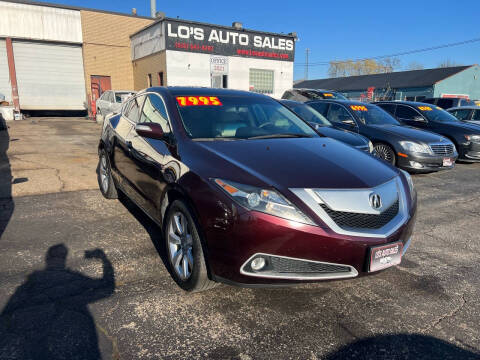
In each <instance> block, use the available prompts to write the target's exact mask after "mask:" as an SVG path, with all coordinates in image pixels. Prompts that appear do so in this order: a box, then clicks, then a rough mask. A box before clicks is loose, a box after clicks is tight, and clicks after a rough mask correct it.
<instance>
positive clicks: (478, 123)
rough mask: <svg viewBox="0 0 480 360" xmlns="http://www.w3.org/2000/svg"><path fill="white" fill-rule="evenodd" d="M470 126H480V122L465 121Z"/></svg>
mask: <svg viewBox="0 0 480 360" xmlns="http://www.w3.org/2000/svg"><path fill="white" fill-rule="evenodd" d="M465 122H466V123H468V124H473V125H480V120H465Z"/></svg>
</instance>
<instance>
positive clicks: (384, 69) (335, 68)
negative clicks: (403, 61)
mask: <svg viewBox="0 0 480 360" xmlns="http://www.w3.org/2000/svg"><path fill="white" fill-rule="evenodd" d="M399 67H400V60H399V59H398V58H385V59H383V60H379V61H377V60H374V59H365V60H345V61H330V67H329V69H328V75H329V76H330V77H344V76H357V75H369V74H381V73H389V72H393V71H395V70H397V69H398V68H399Z"/></svg>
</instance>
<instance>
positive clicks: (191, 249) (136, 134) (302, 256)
mask: <svg viewBox="0 0 480 360" xmlns="http://www.w3.org/2000/svg"><path fill="white" fill-rule="evenodd" d="M98 152H99V165H98V182H99V187H100V190H101V192H102V194H103V195H104V196H105V197H106V198H115V197H117V195H118V192H121V193H123V194H125V195H127V196H128V197H129V198H130V199H132V200H133V201H134V202H135V203H136V204H137V205H138V206H139V207H140V208H141V209H142V210H143V211H144V212H145V213H147V214H148V215H149V216H150V217H151V218H152V219H153V220H154V221H155V222H156V223H157V224H158V225H159V226H160V228H161V229H162V231H163V234H164V236H163V240H162V241H163V246H164V247H165V251H166V254H167V264H168V265H167V266H168V268H169V270H170V273H171V275H172V277H173V279H174V280H175V281H176V283H177V284H178V285H179V286H180V287H181V288H182V289H184V290H186V291H200V290H205V289H209V288H211V287H212V286H214V285H215V283H216V282H226V283H229V284H247V285H268V284H287V283H298V282H306V281H320V280H333V279H335V280H337V279H347V278H353V277H356V276H358V275H364V274H368V273H371V272H375V271H378V270H381V269H384V268H386V267H389V266H392V265H396V264H398V263H399V262H400V261H401V258H402V255H403V254H404V253H405V251H406V249H407V248H408V246H409V244H410V238H411V235H412V231H413V227H414V222H415V213H416V192H415V190H414V187H413V184H412V180H411V178H410V175H408V173H406V172H402V171H400V170H398V169H395V168H394V167H392V166H390V165H389V164H387V163H385V162H382V161H377V160H376V159H374V158H372V156H370V155H369V154H366V153H364V152H362V151H358V150H356V149H354V148H352V147H351V146H348V145H345V144H342V143H341V142H339V141H336V140H333V139H329V138H327V137H322V136H320V135H319V134H317V133H316V132H315V131H314V130H313V129H312V128H311V127H310V126H309V125H308V124H307V123H306V122H304V121H303V120H302V119H300V118H299V117H298V116H297V115H295V113H293V112H292V111H290V110H288V109H287V108H286V107H285V106H283V105H281V104H280V103H279V102H278V101H276V100H274V99H272V98H270V97H268V96H266V95H261V94H255V93H250V92H243V91H235V90H226V89H210V88H191V87H158V88H149V89H147V90H145V91H142V92H140V93H138V94H137V95H136V96H134V97H132V98H131V99H129V100H128V102H127V103H126V104H125V106H124V107H123V108H122V113H121V114H118V115H116V116H113V117H112V118H110V120H109V121H108V122H107V124H105V125H104V127H103V131H102V135H101V139H100V143H99V148H98Z"/></svg>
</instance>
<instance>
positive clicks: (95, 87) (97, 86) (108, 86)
mask: <svg viewBox="0 0 480 360" xmlns="http://www.w3.org/2000/svg"><path fill="white" fill-rule="evenodd" d="M90 82H91V84H92V85H91V91H92V100H97V99H98V98H99V97H100V96H102V94H103V93H104V92H105V91H107V90H112V81H111V79H110V76H102V75H92V76H90Z"/></svg>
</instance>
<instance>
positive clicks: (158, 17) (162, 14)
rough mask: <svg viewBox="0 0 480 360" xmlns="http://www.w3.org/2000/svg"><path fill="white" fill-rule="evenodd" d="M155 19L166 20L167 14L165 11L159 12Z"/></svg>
mask: <svg viewBox="0 0 480 360" xmlns="http://www.w3.org/2000/svg"><path fill="white" fill-rule="evenodd" d="M155 19H157V20H163V19H165V13H164V12H163V11H157V13H156V14H155Z"/></svg>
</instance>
